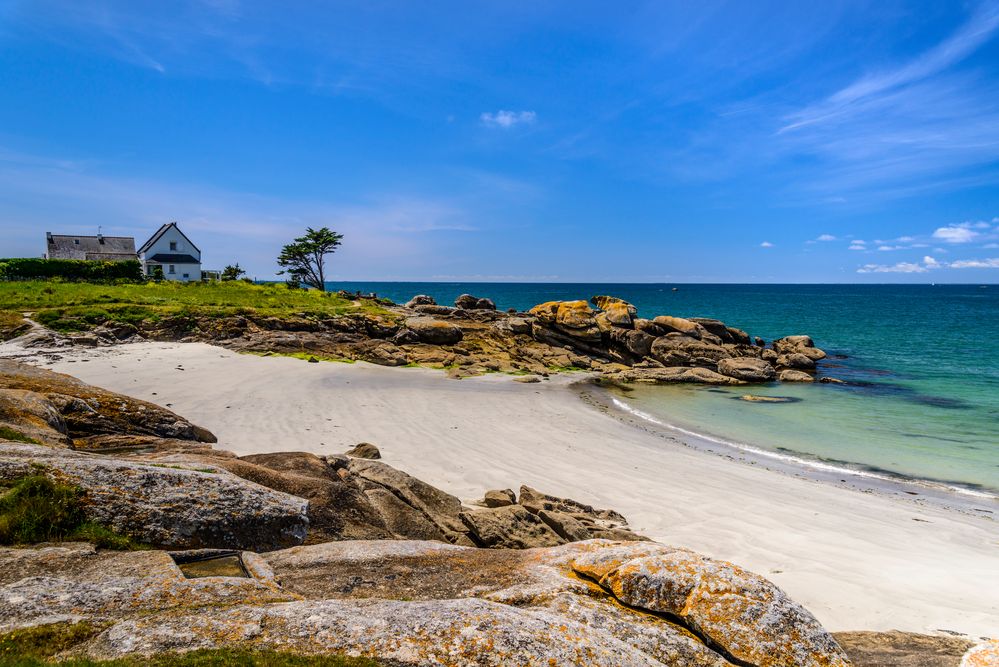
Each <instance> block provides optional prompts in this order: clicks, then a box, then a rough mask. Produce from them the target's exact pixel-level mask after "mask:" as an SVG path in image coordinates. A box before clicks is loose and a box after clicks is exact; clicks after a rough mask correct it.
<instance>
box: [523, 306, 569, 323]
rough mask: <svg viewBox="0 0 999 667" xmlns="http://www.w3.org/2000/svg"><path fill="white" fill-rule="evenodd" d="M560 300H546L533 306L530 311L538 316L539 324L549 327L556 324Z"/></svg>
mask: <svg viewBox="0 0 999 667" xmlns="http://www.w3.org/2000/svg"><path fill="white" fill-rule="evenodd" d="M560 303H561V302H560V301H546V302H544V303H539V304H538V305H536V306H534V307H533V308H531V309H530V310H529V311H528V313H530V314H531V315H533V316H534V317H535V318H537V321H538V323H539V324H541V325H543V326H547V327H551V326H555V317H556V315H557V314H558V307H559V304H560Z"/></svg>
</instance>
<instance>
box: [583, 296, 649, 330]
mask: <svg viewBox="0 0 999 667" xmlns="http://www.w3.org/2000/svg"><path fill="white" fill-rule="evenodd" d="M590 302H591V303H593V305H595V306H596V307H597V308H599V309H600V310H602V311H603V312H604V313H605V314H606V315H607V320H608V321H609V322H610V323H611V324H613V325H614V326H618V327H631V326H632V321H633V320H634V318H635V317H636V316H637V315H638V309H637V308H635V307H634V306H633V305H631V304H630V303H628V302H627V301H625V300H624V299H619V298H617V297H614V296H595V297H593V298H591V299H590Z"/></svg>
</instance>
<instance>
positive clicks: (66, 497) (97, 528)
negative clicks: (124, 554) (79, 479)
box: [0, 475, 138, 549]
mask: <svg viewBox="0 0 999 667" xmlns="http://www.w3.org/2000/svg"><path fill="white" fill-rule="evenodd" d="M82 496H83V493H82V491H81V490H80V489H79V488H77V487H75V486H69V485H67V484H58V483H56V482H53V481H52V480H51V479H49V478H48V477H46V476H44V475H29V476H27V477H22V478H21V479H19V480H17V481H15V482H14V483H13V485H12V486H11V488H9V489H8V490H7V491H6V492H5V493H4V494H3V495H2V496H0V544H8V545H9V544H34V543H36V542H60V541H82V542H91V543H93V544H94V545H95V546H98V547H101V548H104V549H134V548H138V545H136V544H135V543H133V542H132V540H130V539H129V538H127V537H124V536H122V535H118V534H117V533H115V532H113V531H111V530H109V529H108V528H106V527H104V526H101V525H100V524H97V523H94V522H91V521H87V519H86V516H85V515H84V512H83V506H82V502H81V501H82Z"/></svg>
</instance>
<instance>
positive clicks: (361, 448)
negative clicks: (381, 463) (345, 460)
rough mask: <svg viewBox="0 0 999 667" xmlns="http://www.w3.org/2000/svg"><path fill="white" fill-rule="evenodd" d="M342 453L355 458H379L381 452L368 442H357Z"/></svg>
mask: <svg viewBox="0 0 999 667" xmlns="http://www.w3.org/2000/svg"><path fill="white" fill-rule="evenodd" d="M344 453H345V454H346V455H347V456H353V457H354V458H357V459H380V458H381V457H382V453H381V452H380V451H378V448H377V447H375V446H374V445H372V444H371V443H370V442H359V443H357V444H356V445H354V446H353V447H352V448H350V449H348V450H347V451H346V452H344Z"/></svg>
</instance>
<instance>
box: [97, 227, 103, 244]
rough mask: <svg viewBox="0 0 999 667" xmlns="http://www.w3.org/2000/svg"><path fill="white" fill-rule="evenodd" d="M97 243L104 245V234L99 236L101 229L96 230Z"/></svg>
mask: <svg viewBox="0 0 999 667" xmlns="http://www.w3.org/2000/svg"><path fill="white" fill-rule="evenodd" d="M97 242H98V243H100V244H101V245H104V234H101V228H100V227H98V228H97Z"/></svg>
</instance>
